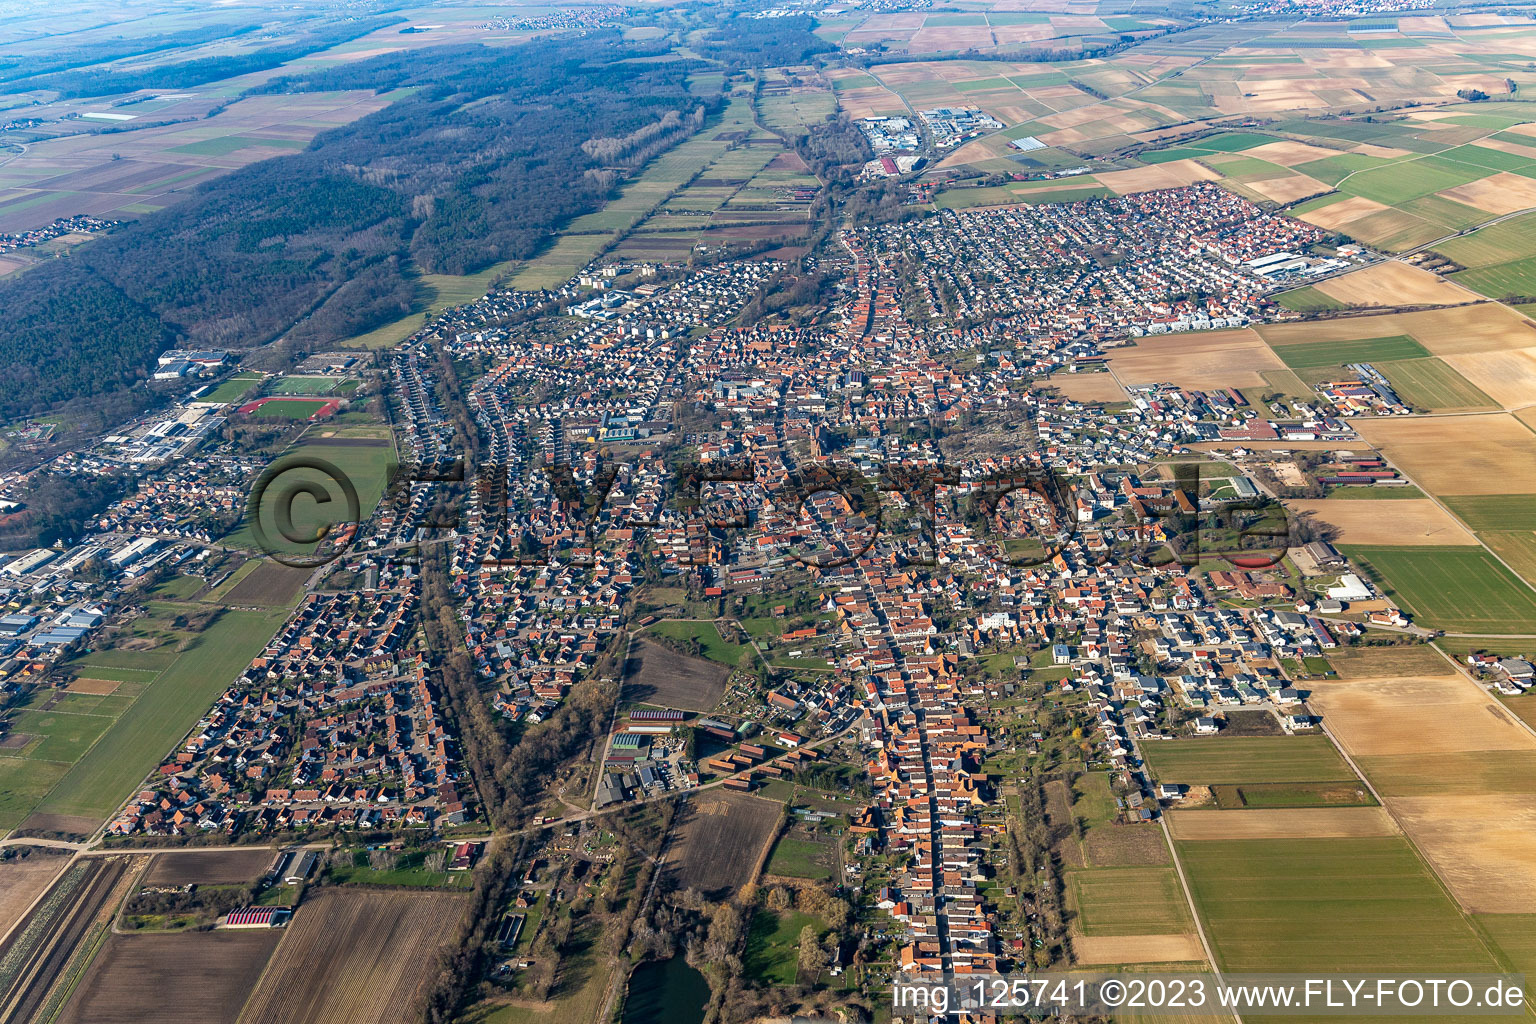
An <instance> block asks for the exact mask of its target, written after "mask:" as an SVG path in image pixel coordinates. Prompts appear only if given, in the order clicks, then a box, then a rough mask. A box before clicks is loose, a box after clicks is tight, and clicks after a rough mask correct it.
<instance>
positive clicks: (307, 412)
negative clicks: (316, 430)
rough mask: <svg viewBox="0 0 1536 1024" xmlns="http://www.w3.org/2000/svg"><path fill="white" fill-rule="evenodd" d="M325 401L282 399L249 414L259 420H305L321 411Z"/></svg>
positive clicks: (266, 404)
mask: <svg viewBox="0 0 1536 1024" xmlns="http://www.w3.org/2000/svg"><path fill="white" fill-rule="evenodd" d="M323 408H325V401H324V400H322V399H317V398H282V399H279V400H277V401H273V402H267V403H265V404H264V405H262V406H260V407H258V408H257V409H255V410H254V411H253V412H251V413H250V415H251V417H252V418H254V419H259V420H307V419H309V418H310V417H311V416H313V415H314V414H315V413H317V412H319V411H320V410H321V409H323Z"/></svg>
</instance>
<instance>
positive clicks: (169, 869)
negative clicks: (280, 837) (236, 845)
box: [144, 847, 277, 885]
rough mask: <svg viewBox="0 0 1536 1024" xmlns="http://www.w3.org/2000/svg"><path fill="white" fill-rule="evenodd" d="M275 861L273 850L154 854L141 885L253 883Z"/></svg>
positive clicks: (257, 848) (275, 854)
mask: <svg viewBox="0 0 1536 1024" xmlns="http://www.w3.org/2000/svg"><path fill="white" fill-rule="evenodd" d="M276 862H277V851H275V850H272V849H269V848H267V847H256V848H253V849H237V850H221V851H209V852H202V851H195V852H189V853H161V854H156V855H155V859H154V860H153V861H151V862H150V865H149V870H148V871H146V872H145V873H144V884H145V885H187V884H189V883H190V884H194V885H240V884H242V883H245V882H253V881H255V880H256V879H258V878H260V877H261V876H262V875H263V874H265V873H266V872H267V870H268V869H269V868H271V867H272V865H273V864H275V863H276Z"/></svg>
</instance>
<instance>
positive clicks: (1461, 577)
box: [1341, 545, 1536, 633]
mask: <svg viewBox="0 0 1536 1024" xmlns="http://www.w3.org/2000/svg"><path fill="white" fill-rule="evenodd" d="M1341 550H1344V551H1345V553H1346V554H1348V555H1349V557H1350V559H1351V560H1352V561H1354V562H1356V563H1358V564H1360V565H1361V566H1362V567H1363V568H1364V569H1365V571H1366V572H1367V573H1368V574H1369V575H1370V576H1371V578H1372V579H1373V580H1375V581H1376V583H1377V585H1378V586H1380V587H1381V588H1382V590H1383V591H1384V592H1385V593H1386V594H1387V595H1388V596H1389V597H1391V598H1393V599H1394V600H1396V601H1397V602H1398V603H1400V604H1401V605H1402V606H1403V607H1404V608H1406V609H1407V610H1408V611H1409V612H1411V613H1412V614H1413V616H1414V619H1415V620H1416V621H1417V622H1418V624H1419V625H1421V626H1430V627H1433V628H1436V629H1444V630H1447V631H1449V632H1453V633H1529V632H1532V624H1533V623H1536V591H1533V590H1532V589H1531V587H1530V586H1529V585H1527V584H1526V583H1525V582H1524V581H1522V580H1521V579H1520V578H1519V577H1518V576H1516V575H1515V574H1514V573H1512V572H1510V571H1509V570H1508V569H1506V568H1504V566H1502V565H1500V564H1499V563H1498V562H1496V561H1494V559H1493V556H1491V555H1489V554H1488V553H1487V552H1486V551H1484V550H1483V549H1482V548H1475V547H1381V546H1361V545H1344V546H1342V548H1341Z"/></svg>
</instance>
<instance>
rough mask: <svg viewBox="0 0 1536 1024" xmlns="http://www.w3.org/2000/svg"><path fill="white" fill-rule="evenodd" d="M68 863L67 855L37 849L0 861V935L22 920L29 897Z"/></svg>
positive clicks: (42, 887)
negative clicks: (37, 851) (41, 851)
mask: <svg viewBox="0 0 1536 1024" xmlns="http://www.w3.org/2000/svg"><path fill="white" fill-rule="evenodd" d="M68 864H69V858H68V857H65V856H60V855H58V854H54V853H36V852H34V853H30V854H28V855H27V856H26V857H12V858H11V859H10V860H7V861H0V936H4V935H5V933H6V932H8V931H10V930H11V928H12V927H13V926H14V925H15V924H16V922H17V921H20V920H21V916H22V915H23V914H24V913H26V910H27V908H28V907H29V906H31V905H32V901H33V900H35V899H37V897H38V895H39V894H40V893H41V892H42V891H43V890H44V889H46V888H48V883H49V882H51V881H53V879H54V876H56V875H57V874H58V873H59V872H60V871H63V870H64V868H65V866H66V865H68Z"/></svg>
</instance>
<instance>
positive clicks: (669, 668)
mask: <svg viewBox="0 0 1536 1024" xmlns="http://www.w3.org/2000/svg"><path fill="white" fill-rule="evenodd" d="M730 674H731V673H730V669H729V668H727V667H726V666H724V665H722V664H719V663H718V662H714V661H710V660H708V659H706V658H695V657H691V656H690V655H687V654H683V653H682V652H680V651H674V650H672V649H671V648H670V647H663V646H662V645H661V644H658V643H652V642H651V641H649V640H644V639H641V640H637V641H636V642H635V645H634V647H633V648H632V649H631V651H630V654H629V657H628V658H627V659H625V662H624V686H623V691H622V693H621V699H622V700H624V701H626V702H630V703H636V704H655V705H659V706H661V707H675V708H679V709H681V710H683V711H710V710H712V709H713V708H714V706H715V705H716V704H718V703H720V698H721V697H722V696H724V695H725V683H726V680H727V679H729V678H730Z"/></svg>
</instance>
